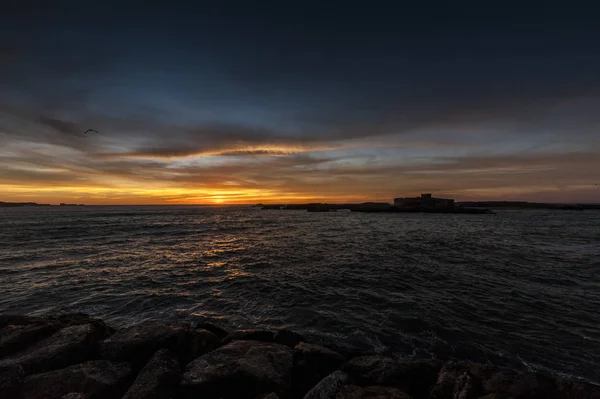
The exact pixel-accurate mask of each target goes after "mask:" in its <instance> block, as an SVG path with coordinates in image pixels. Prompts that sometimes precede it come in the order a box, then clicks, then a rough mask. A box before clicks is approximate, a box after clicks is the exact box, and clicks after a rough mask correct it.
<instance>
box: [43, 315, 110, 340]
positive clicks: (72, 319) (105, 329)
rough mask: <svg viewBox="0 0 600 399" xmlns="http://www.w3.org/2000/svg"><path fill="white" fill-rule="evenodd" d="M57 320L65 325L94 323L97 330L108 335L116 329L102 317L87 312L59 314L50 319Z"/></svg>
mask: <svg viewBox="0 0 600 399" xmlns="http://www.w3.org/2000/svg"><path fill="white" fill-rule="evenodd" d="M53 320H56V321H58V322H60V323H61V324H63V325H64V326H78V325H81V324H92V325H93V326H94V328H95V329H96V330H97V331H101V332H102V334H104V335H106V336H107V337H108V336H110V335H112V334H114V332H115V330H114V329H113V328H112V327H109V326H107V325H106V324H105V323H104V321H102V319H99V318H97V317H92V316H90V315H89V314H86V313H67V314H62V315H58V316H56V317H53V318H50V320H49V321H53Z"/></svg>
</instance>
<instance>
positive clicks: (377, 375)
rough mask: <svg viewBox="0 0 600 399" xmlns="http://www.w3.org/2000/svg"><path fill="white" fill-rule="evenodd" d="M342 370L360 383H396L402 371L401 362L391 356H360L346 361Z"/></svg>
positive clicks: (363, 384) (364, 384)
mask: <svg viewBox="0 0 600 399" xmlns="http://www.w3.org/2000/svg"><path fill="white" fill-rule="evenodd" d="M342 370H344V371H345V372H346V373H348V374H349V375H350V376H351V377H352V378H354V379H355V380H356V381H357V382H358V384H359V385H362V386H367V385H395V384H398V383H399V381H400V376H401V373H402V370H401V367H400V364H399V363H398V362H397V361H396V360H395V359H393V358H391V357H389V356H382V355H373V356H359V357H355V358H354V359H351V360H350V361H349V362H348V363H346V364H345V365H344V366H343V367H342Z"/></svg>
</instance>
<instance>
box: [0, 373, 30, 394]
mask: <svg viewBox="0 0 600 399" xmlns="http://www.w3.org/2000/svg"><path fill="white" fill-rule="evenodd" d="M24 377H25V371H24V370H23V367H21V366H20V365H9V366H5V367H0V399H10V398H15V397H17V392H18V390H19V386H20V384H21V381H22V380H23V378H24Z"/></svg>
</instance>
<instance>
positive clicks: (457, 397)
mask: <svg viewBox="0 0 600 399" xmlns="http://www.w3.org/2000/svg"><path fill="white" fill-rule="evenodd" d="M483 394H484V392H483V389H482V387H481V384H480V382H479V380H478V379H477V378H476V377H474V376H473V375H472V374H471V373H470V372H469V370H468V369H467V368H465V366H464V364H463V363H457V362H447V363H445V364H444V366H443V367H442V369H441V370H440V373H439V375H438V378H437V381H436V384H435V385H434V386H433V388H432V389H431V394H430V395H429V398H430V399H446V398H452V399H476V398H478V397H479V396H481V395H483Z"/></svg>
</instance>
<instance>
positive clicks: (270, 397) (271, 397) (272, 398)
mask: <svg viewBox="0 0 600 399" xmlns="http://www.w3.org/2000/svg"><path fill="white" fill-rule="evenodd" d="M260 399H279V396H277V394H276V393H275V392H271V393H270V394H268V395H265V396H261V397H260Z"/></svg>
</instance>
